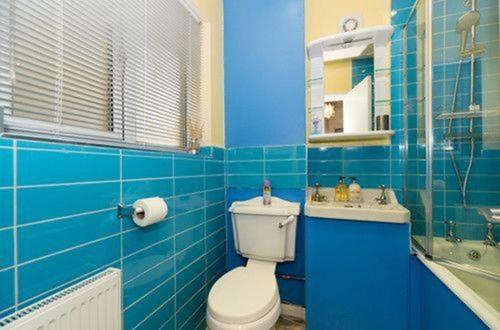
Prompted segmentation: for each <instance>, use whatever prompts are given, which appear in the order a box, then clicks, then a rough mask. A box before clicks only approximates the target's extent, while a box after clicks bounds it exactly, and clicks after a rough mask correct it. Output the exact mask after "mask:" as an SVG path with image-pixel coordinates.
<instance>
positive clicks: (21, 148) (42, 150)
mask: <svg viewBox="0 0 500 330" xmlns="http://www.w3.org/2000/svg"><path fill="white" fill-rule="evenodd" d="M18 150H23V151H39V152H53V153H63V154H85V155H99V156H101V155H102V156H106V157H110V156H118V153H110V152H98V151H83V150H67V149H50V148H32V147H18Z"/></svg>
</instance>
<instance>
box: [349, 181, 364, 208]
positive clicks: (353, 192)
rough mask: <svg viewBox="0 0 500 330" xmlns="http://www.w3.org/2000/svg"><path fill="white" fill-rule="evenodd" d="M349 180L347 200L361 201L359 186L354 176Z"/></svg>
mask: <svg viewBox="0 0 500 330" xmlns="http://www.w3.org/2000/svg"><path fill="white" fill-rule="evenodd" d="M351 180H352V181H351V184H350V185H349V201H351V202H353V203H359V202H361V186H360V185H359V184H358V182H357V181H356V178H355V177H352V178H351Z"/></svg>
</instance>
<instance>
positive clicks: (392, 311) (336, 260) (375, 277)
mask: <svg viewBox="0 0 500 330" xmlns="http://www.w3.org/2000/svg"><path fill="white" fill-rule="evenodd" d="M408 227H409V226H408V224H406V223H402V224H401V223H383V222H367V221H353V220H337V219H324V218H314V217H307V218H306V313H307V315H306V319H307V329H308V330H329V329H343V330H346V329H407V328H408V316H409V262H410V260H409V236H408V230H409V228H408Z"/></svg>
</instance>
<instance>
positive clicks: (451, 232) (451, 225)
mask: <svg viewBox="0 0 500 330" xmlns="http://www.w3.org/2000/svg"><path fill="white" fill-rule="evenodd" d="M446 225H447V226H448V232H447V233H446V240H447V241H448V242H451V243H461V242H462V239H461V238H459V237H457V234H456V232H455V229H456V227H457V224H456V223H455V221H446Z"/></svg>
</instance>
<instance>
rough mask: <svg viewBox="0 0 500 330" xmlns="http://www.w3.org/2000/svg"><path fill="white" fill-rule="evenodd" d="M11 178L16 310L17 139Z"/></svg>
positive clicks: (17, 280)
mask: <svg viewBox="0 0 500 330" xmlns="http://www.w3.org/2000/svg"><path fill="white" fill-rule="evenodd" d="M12 179H13V187H14V189H13V190H12V194H13V196H12V204H13V205H12V207H13V209H12V213H13V216H12V221H13V226H14V230H13V244H14V308H15V310H16V311H17V310H18V306H19V270H18V267H19V265H18V258H19V251H18V244H17V243H18V240H17V238H18V237H17V234H18V233H17V222H18V218H17V215H18V214H17V213H18V210H17V140H13V141H12Z"/></svg>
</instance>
